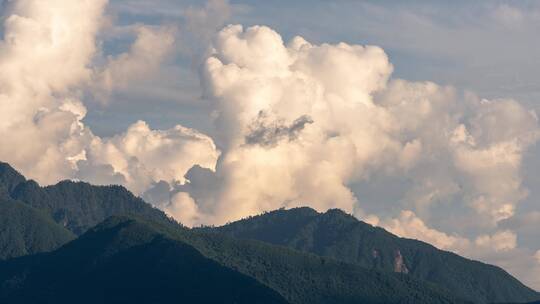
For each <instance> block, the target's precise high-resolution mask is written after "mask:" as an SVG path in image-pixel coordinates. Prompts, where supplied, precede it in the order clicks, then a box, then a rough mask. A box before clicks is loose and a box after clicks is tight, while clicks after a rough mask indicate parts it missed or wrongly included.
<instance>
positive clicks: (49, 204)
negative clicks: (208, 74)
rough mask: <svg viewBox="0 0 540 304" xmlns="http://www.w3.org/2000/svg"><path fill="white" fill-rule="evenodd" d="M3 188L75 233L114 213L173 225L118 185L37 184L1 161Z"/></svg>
mask: <svg viewBox="0 0 540 304" xmlns="http://www.w3.org/2000/svg"><path fill="white" fill-rule="evenodd" d="M2 189H4V192H3V193H4V197H8V198H9V199H12V200H17V201H20V202H23V203H25V204H27V205H28V206H30V207H33V208H35V209H36V210H39V211H42V212H43V213H45V214H47V215H49V216H50V217H51V218H52V219H53V220H54V221H55V222H57V223H59V224H60V225H62V226H63V227H65V228H66V229H68V230H69V231H71V232H72V233H74V234H76V235H81V234H82V233H84V232H85V231H87V230H88V229H90V228H91V227H94V226H95V225H97V224H99V223H100V222H102V221H103V220H105V219H107V218H108V217H111V216H114V215H133V216H138V217H141V218H145V219H151V220H154V221H158V222H162V223H166V224H171V225H176V222H175V221H174V220H171V219H170V218H169V217H167V215H165V213H163V212H162V211H161V210H159V209H156V208H154V207H152V206H151V205H149V204H148V203H146V202H144V201H143V200H142V199H140V198H138V197H135V196H134V195H133V194H132V193H131V192H129V191H128V190H127V189H125V188H124V187H121V186H93V185H90V184H88V183H82V182H72V181H63V182H60V183H58V184H56V185H53V186H48V187H40V186H39V185H38V184H37V183H36V182H35V181H32V180H26V178H24V177H23V176H22V175H21V174H19V173H18V172H17V171H16V170H14V169H13V168H12V167H11V166H9V165H8V164H6V163H0V195H1V193H2ZM0 197H1V196H0Z"/></svg>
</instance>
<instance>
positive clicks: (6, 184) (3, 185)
mask: <svg viewBox="0 0 540 304" xmlns="http://www.w3.org/2000/svg"><path fill="white" fill-rule="evenodd" d="M25 181H26V178H24V176H22V174H20V173H19V172H18V171H17V170H15V169H14V168H13V167H12V166H10V165H9V164H7V163H3V162H0V195H1V193H2V192H7V194H9V193H11V192H12V191H13V190H14V189H15V187H17V185H19V184H20V183H23V182H25ZM2 190H3V191H2Z"/></svg>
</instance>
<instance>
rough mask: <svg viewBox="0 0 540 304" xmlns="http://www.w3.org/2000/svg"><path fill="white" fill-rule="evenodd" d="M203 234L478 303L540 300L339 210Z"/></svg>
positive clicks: (266, 218)
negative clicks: (396, 277) (389, 275)
mask: <svg viewBox="0 0 540 304" xmlns="http://www.w3.org/2000/svg"><path fill="white" fill-rule="evenodd" d="M203 230H205V231H214V232H217V233H222V234H225V235H228V236H232V237H235V238H239V239H254V240H259V241H263V242H267V243H270V244H275V245H281V246H287V247H290V248H294V249H296V250H300V251H304V252H309V253H313V254H317V255H320V256H325V257H330V258H333V259H336V260H340V261H344V262H347V263H352V264H356V265H361V266H363V267H366V268H371V269H379V270H383V271H392V272H401V273H406V274H407V275H409V276H411V277H415V278H418V279H422V280H427V281H430V282H433V283H435V284H437V285H439V286H441V287H444V288H446V289H447V290H449V291H450V292H451V293H452V294H455V295H456V296H458V297H461V298H464V299H468V300H470V301H473V302H475V303H496V302H526V301H532V300H536V299H538V298H539V295H538V293H536V292H535V291H533V290H531V289H530V288H528V287H526V286H524V285H523V284H522V283H520V282H519V281H518V280H516V279H515V278H513V277H512V276H511V275H509V274H508V273H507V272H505V271H504V270H502V269H500V268H498V267H495V266H492V265H487V264H483V263H480V262H476V261H472V260H469V259H466V258H463V257H460V256H458V255H456V254H453V253H450V252H446V251H442V250H439V249H437V248H435V247H433V246H431V245H429V244H426V243H423V242H420V241H416V240H410V239H404V238H399V237H397V236H395V235H393V234H391V233H389V232H387V231H386V230H384V229H381V228H376V227H373V226H371V225H369V224H366V223H364V222H361V221H358V220H357V219H356V218H354V217H353V216H350V215H348V214H345V213H344V212H342V211H339V210H330V211H328V212H327V213H324V214H321V213H318V212H316V211H315V210H313V209H310V208H297V209H292V210H278V211H274V212H269V213H266V214H263V215H260V216H255V217H250V218H248V219H245V220H241V221H238V222H235V223H231V224H228V225H226V226H223V227H219V228H205V229H203Z"/></svg>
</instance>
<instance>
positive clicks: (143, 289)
mask: <svg viewBox="0 0 540 304" xmlns="http://www.w3.org/2000/svg"><path fill="white" fill-rule="evenodd" d="M0 259H1V260H2V261H0V303H74V302H75V303H175V302H186V303H298V304H300V303H321V304H322V303H381V304H382V303H513V302H515V303H523V302H530V301H535V300H539V299H540V296H539V294H538V293H537V292H535V291H534V290H532V289H530V288H528V287H526V286H525V285H523V284H521V283H520V282H519V281H518V280H517V279H515V278H513V277H512V276H511V275H509V274H508V273H506V272H505V271H504V270H502V269H500V268H498V267H495V266H491V265H487V264H483V263H480V262H476V261H472V260H468V259H465V258H462V257H460V256H458V255H455V254H452V253H449V252H445V251H441V250H438V249H436V248H435V247H433V246H431V245H429V244H426V243H423V242H419V241H415V240H408V239H403V238H399V237H397V236H394V235H392V234H390V233H388V232H387V231H385V230H383V229H381V228H377V227H373V226H370V225H368V224H366V223H363V222H361V221H358V220H357V219H356V218H354V217H352V216H350V215H347V214H345V213H344V212H342V211H339V210H330V211H328V212H326V213H318V212H316V211H315V210H312V209H309V208H298V209H292V210H276V211H273V212H269V213H266V214H262V215H259V216H254V217H250V218H247V219H244V220H241V221H238V222H235V223H231V224H228V225H225V226H223V227H204V228H197V229H189V228H186V227H184V226H182V225H181V224H180V223H177V222H176V221H174V220H173V219H171V218H169V217H168V216H167V215H166V214H164V213H163V212H162V211H160V210H158V209H156V208H154V207H152V206H151V205H149V204H147V203H146V202H144V201H143V200H142V199H140V198H137V197H135V196H134V195H133V194H131V193H130V192H129V191H127V190H126V189H124V188H123V187H120V186H93V185H90V184H87V183H81V182H71V181H64V182H61V183H59V184H57V185H53V186H48V187H41V186H39V185H38V184H37V183H35V182H34V181H31V180H27V179H26V178H25V177H24V176H22V175H21V174H19V173H18V172H17V171H16V170H14V169H13V168H12V167H10V166H9V165H8V164H5V163H0Z"/></svg>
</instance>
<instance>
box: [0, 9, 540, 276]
mask: <svg viewBox="0 0 540 304" xmlns="http://www.w3.org/2000/svg"><path fill="white" fill-rule="evenodd" d="M106 6H107V1H105V0H99V1H96V0H92V1H90V0H85V1H76V2H72V1H66V0H52V1H48V2H47V4H45V3H42V2H41V1H38V0H18V1H14V2H10V3H9V4H8V7H6V12H7V13H6V14H5V16H6V17H5V20H4V27H3V33H4V38H3V40H2V41H1V42H0V108H1V109H2V111H1V112H0V138H2V145H0V159H1V160H2V161H7V162H10V163H11V164H13V165H14V166H15V167H17V168H18V169H19V170H21V171H22V172H23V173H24V174H25V175H27V176H29V177H31V178H34V179H36V180H37V181H39V182H40V183H42V184H52V183H55V182H57V181H59V180H61V179H78V180H84V181H89V182H92V183H96V184H111V183H113V184H121V185H124V186H126V187H127V188H129V189H130V190H132V191H133V192H135V193H136V194H138V195H141V196H143V197H144V198H146V199H148V200H149V201H151V202H152V203H154V204H155V205H156V206H158V207H160V208H162V209H163V210H165V211H166V212H167V213H168V214H170V215H171V216H174V217H175V218H176V219H178V220H179V221H181V222H182V223H184V224H186V225H190V226H194V225H200V224H223V223H225V222H227V221H232V220H237V219H240V218H242V217H246V216H248V215H253V214H257V213H261V212H264V211H268V210H273V209H277V208H282V207H285V208H291V207H296V206H306V205H307V206H311V207H313V208H315V209H317V210H319V211H325V210H327V209H329V208H341V209H343V210H345V211H347V212H349V213H352V214H354V215H356V216H357V217H358V218H361V219H364V220H366V221H368V222H370V223H373V224H377V225H380V226H383V227H385V228H386V229H388V230H390V231H392V232H394V233H396V234H399V235H402V236H405V237H412V238H418V239H422V240H425V241H428V242H431V243H433V244H434V245H436V246H438V247H440V248H443V249H447V250H452V251H455V252H459V253H461V254H464V255H467V256H470V257H473V258H480V259H483V260H485V261H493V262H496V263H498V264H499V265H502V266H505V267H506V268H507V269H509V270H510V271H511V272H513V273H517V274H522V277H523V278H524V279H525V280H527V282H529V283H530V284H534V286H540V282H538V281H537V280H536V281H535V280H534V277H540V269H539V268H540V267H538V265H540V263H536V262H537V259H538V250H539V249H540V248H521V247H520V246H519V233H521V230H523V229H525V228H523V227H524V226H523V225H520V224H519V223H521V222H523V221H529V222H535V223H536V222H537V221H536V220H535V218H532V217H520V216H516V210H517V209H518V208H519V203H520V202H521V201H522V200H523V199H524V198H525V197H527V194H528V193H527V189H526V188H525V187H524V186H523V183H522V170H521V168H522V165H523V158H524V155H525V153H526V152H527V150H528V149H529V148H530V147H531V146H532V145H534V144H535V143H536V142H537V140H538V136H539V134H540V132H539V127H538V119H537V117H536V114H535V113H534V112H531V111H529V110H528V109H526V108H525V107H523V106H522V105H521V104H520V103H518V102H517V101H515V100H512V99H492V100H487V99H482V98H480V97H478V96H476V95H474V94H472V93H460V92H459V91H457V90H456V89H454V88H452V87H447V86H440V85H437V84H435V83H432V82H411V81H407V80H402V79H395V78H392V72H393V66H392V64H391V63H390V61H389V59H388V56H387V54H386V53H385V51H384V50H383V49H381V48H379V47H376V46H362V45H351V44H346V43H338V44H320V45H317V44H312V43H310V42H308V41H306V40H305V39H304V38H302V37H295V38H293V39H292V40H291V41H289V42H284V41H283V38H282V37H281V35H280V34H278V33H277V32H275V31H274V30H272V29H270V28H268V27H264V26H254V27H249V28H244V27H242V26H240V25H230V26H227V27H225V28H224V29H222V30H221V31H219V32H218V33H214V28H215V27H217V26H219V25H220V24H221V23H223V22H224V20H225V19H226V17H227V16H228V14H230V13H231V11H230V6H229V5H228V4H227V2H225V1H211V2H209V4H208V5H206V7H204V8H200V9H194V8H193V9H190V10H187V11H186V12H184V13H182V14H180V15H179V16H183V17H184V18H186V20H187V21H186V23H185V24H188V25H189V24H193V25H197V24H199V23H205V22H204V20H207V19H209V18H210V19H213V20H214V21H215V22H214V23H211V24H210V25H209V27H208V28H204V30H202V31H199V32H198V31H195V30H193V29H191V31H190V29H189V26H186V28H182V27H178V26H176V25H174V24H172V25H171V24H167V25H164V26H160V25H155V24H154V25H151V26H150V25H144V24H136V25H130V26H128V27H126V28H127V30H128V31H129V32H130V33H131V34H133V35H134V37H135V39H134V41H133V42H132V43H131V44H130V45H128V47H127V48H126V50H124V51H123V52H121V53H119V54H116V55H104V53H103V49H102V48H101V46H102V42H103V41H101V40H100V33H101V32H103V31H104V30H106V29H110V28H111V27H113V26H114V25H112V24H111V22H112V21H111V18H106V16H107V15H106V13H105V10H106ZM220 11H223V16H222V15H221V14H220V13H219V12H220ZM216 16H218V17H216ZM201 20H203V21H201ZM510 21H511V20H510ZM510 21H509V22H510ZM74 24H76V25H77V26H73V25H74ZM195 27H196V26H195ZM196 28H198V27H196ZM189 35H198V36H201V37H202V38H201V39H200V40H199V41H198V43H199V44H196V46H195V49H192V50H191V52H187V54H188V55H187V56H188V57H189V58H190V60H191V62H192V63H195V64H197V63H199V61H200V62H202V64H201V66H200V71H199V75H200V82H201V91H202V95H203V97H204V99H205V100H206V101H207V102H208V103H209V107H210V108H211V113H212V115H211V119H212V124H213V125H214V127H215V130H214V132H213V134H212V136H209V135H205V134H203V133H202V132H199V131H197V130H194V129H191V128H187V127H184V126H181V125H177V126H174V127H172V128H169V129H166V130H155V129H152V128H151V127H150V126H149V125H148V123H146V122H144V121H138V122H135V123H133V124H132V125H131V126H129V127H128V128H127V130H126V131H124V132H121V133H119V134H117V135H115V136H112V137H109V138H103V137H99V136H96V135H95V134H94V133H93V132H92V130H91V129H90V128H89V127H88V126H87V125H86V124H85V122H84V119H85V117H86V115H87V111H88V110H87V107H88V103H89V102H96V101H98V102H100V103H101V104H102V105H103V106H104V107H106V105H107V103H109V102H110V98H111V96H112V95H113V94H114V92H115V91H130V90H132V89H136V88H137V87H138V86H139V85H140V83H141V82H144V81H146V80H148V79H153V80H154V81H155V78H158V76H156V75H159V74H160V71H161V70H163V69H164V68H165V67H164V65H166V64H167V61H168V60H170V58H171V57H174V56H177V55H178V53H179V52H184V53H186V52H185V49H184V48H186V46H185V45H182V43H183V42H185V41H184V39H186V38H185V37H188V36H189ZM207 44H210V45H207ZM203 48H204V50H205V51H202V49H203ZM178 49H181V51H179V50H178ZM206 49H208V51H206ZM194 57H196V58H195V59H194ZM201 57H202V59H201ZM89 100H90V101H89ZM149 102H151V101H149ZM209 119H210V118H209ZM374 176H377V178H378V180H379V181H378V182H379V183H382V184H383V185H384V184H385V183H386V182H388V181H391V180H395V179H398V178H401V179H404V180H406V182H407V184H408V185H410V187H408V189H407V191H406V192H405V193H404V195H403V197H402V198H401V199H400V200H399V201H396V202H391V203H392V204H393V205H392V206H393V208H392V209H391V210H389V211H388V212H385V213H377V212H372V211H370V210H371V209H370V208H368V205H369V204H370V202H369V201H368V200H367V199H365V198H364V197H363V195H362V193H357V192H355V191H353V190H354V189H352V187H351V185H352V184H358V183H367V182H369V181H372V180H373V177H374ZM448 206H451V207H448ZM437 208H448V209H451V210H454V212H453V213H452V212H450V213H448V214H445V216H446V218H447V221H449V222H452V221H454V222H455V223H460V224H461V223H465V224H464V225H461V226H464V227H466V228H463V229H461V228H460V227H457V226H458V225H456V227H451V228H448V227H447V226H446V227H442V225H440V227H439V226H436V225H433V222H431V221H430V219H431V218H432V217H434V216H435V215H436V214H435V213H436V212H435V211H434V210H437ZM430 224H431V225H430ZM443 228H444V229H443ZM512 256H515V257H519V259H520V261H530V262H531V263H532V264H534V265H535V266H534V267H533V268H534V269H535V270H534V273H535V274H539V275H532V276H531V275H529V276H526V275H525V274H524V271H526V269H525V268H524V267H523V263H522V262H521V263H518V261H517V260H515V259H512ZM535 267H536V268H535Z"/></svg>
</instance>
